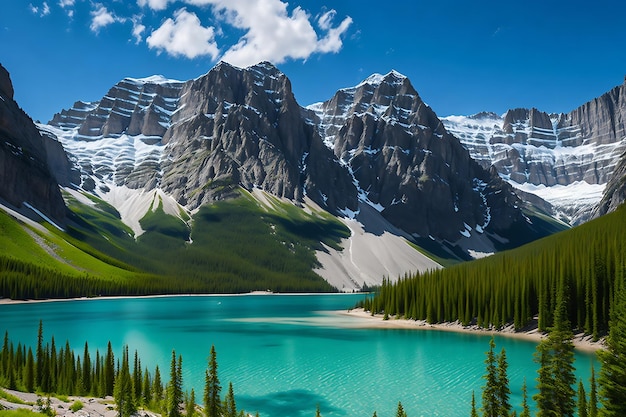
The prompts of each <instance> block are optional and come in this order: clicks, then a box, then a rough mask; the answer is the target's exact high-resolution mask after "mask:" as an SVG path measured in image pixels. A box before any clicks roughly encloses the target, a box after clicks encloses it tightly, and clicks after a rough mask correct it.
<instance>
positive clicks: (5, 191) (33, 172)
mask: <svg viewBox="0 0 626 417" xmlns="http://www.w3.org/2000/svg"><path fill="white" fill-rule="evenodd" d="M13 94H14V91H13V84H12V82H11V78H10V76H9V73H8V71H7V70H6V69H5V68H4V67H3V66H2V65H0V199H1V200H4V202H6V203H8V204H9V205H11V206H13V207H14V208H16V209H18V210H20V211H22V212H24V213H28V214H29V215H30V216H38V215H40V216H43V217H46V218H48V219H54V221H55V222H56V223H59V224H61V223H62V222H63V221H64V219H65V215H66V208H65V204H64V202H63V198H62V197H61V192H60V190H59V183H61V184H65V185H69V181H70V176H69V175H70V174H69V173H70V163H69V161H68V159H67V156H66V154H65V152H64V150H63V147H62V146H61V144H60V143H59V142H58V141H56V140H55V139H53V138H52V137H49V136H47V135H44V136H42V134H41V133H40V132H39V130H38V129H37V127H36V126H35V124H34V123H33V121H32V119H31V118H30V117H29V116H28V115H27V114H26V113H25V112H24V111H23V110H22V109H20V107H19V106H18V104H17V103H16V102H15V100H14V99H13Z"/></svg>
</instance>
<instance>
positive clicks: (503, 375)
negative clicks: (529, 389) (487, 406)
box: [496, 348, 511, 416]
mask: <svg viewBox="0 0 626 417" xmlns="http://www.w3.org/2000/svg"><path fill="white" fill-rule="evenodd" d="M508 367H509V366H508V363H507V361H506V351H505V350H504V348H502V351H501V352H500V355H499V356H498V385H497V391H496V396H497V399H498V410H499V411H498V415H500V416H508V415H509V414H510V413H511V403H510V401H509V397H510V395H511V390H510V389H509V376H508V374H507V369H508Z"/></svg>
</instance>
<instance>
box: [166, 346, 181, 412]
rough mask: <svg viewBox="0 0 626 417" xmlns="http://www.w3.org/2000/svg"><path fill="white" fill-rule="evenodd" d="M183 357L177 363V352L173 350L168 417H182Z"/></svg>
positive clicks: (168, 387)
mask: <svg viewBox="0 0 626 417" xmlns="http://www.w3.org/2000/svg"><path fill="white" fill-rule="evenodd" d="M181 368H182V356H180V357H179V358H178V363H177V362H176V352H175V351H174V350H172V361H171V363H170V383H169V384H168V386H167V416H168V417H181V414H180V403H181V402H182V401H183V385H182V372H181Z"/></svg>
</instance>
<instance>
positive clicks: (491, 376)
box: [482, 337, 500, 417]
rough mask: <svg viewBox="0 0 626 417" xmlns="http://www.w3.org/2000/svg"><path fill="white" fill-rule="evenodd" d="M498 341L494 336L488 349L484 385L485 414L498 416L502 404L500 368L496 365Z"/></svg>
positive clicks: (487, 416)
mask: <svg viewBox="0 0 626 417" xmlns="http://www.w3.org/2000/svg"><path fill="white" fill-rule="evenodd" d="M495 348H496V343H495V341H494V340H493V337H492V338H491V340H490V341H489V350H488V351H487V359H485V365H486V370H487V373H486V374H485V375H484V376H483V379H485V385H484V386H483V395H482V399H483V407H482V410H483V416H486V417H497V416H498V411H499V410H500V404H499V401H498V392H499V386H498V368H497V366H496V356H495V353H494V349H495Z"/></svg>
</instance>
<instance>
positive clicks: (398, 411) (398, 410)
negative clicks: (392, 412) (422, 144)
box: [396, 401, 407, 417]
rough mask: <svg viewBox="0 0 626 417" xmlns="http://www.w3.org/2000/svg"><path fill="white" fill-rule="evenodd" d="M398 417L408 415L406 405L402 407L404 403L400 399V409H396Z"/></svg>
mask: <svg viewBox="0 0 626 417" xmlns="http://www.w3.org/2000/svg"><path fill="white" fill-rule="evenodd" d="M396 417H407V415H406V412H405V411H404V407H402V403H401V402H400V401H398V409H397V410H396Z"/></svg>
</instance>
